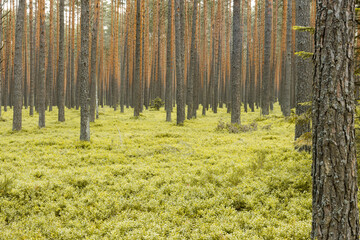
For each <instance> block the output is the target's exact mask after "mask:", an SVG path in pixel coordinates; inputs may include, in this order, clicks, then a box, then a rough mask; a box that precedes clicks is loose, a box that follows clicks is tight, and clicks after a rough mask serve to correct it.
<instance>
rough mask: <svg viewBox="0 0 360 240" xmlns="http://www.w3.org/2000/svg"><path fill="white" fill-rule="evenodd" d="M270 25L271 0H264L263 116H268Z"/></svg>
mask: <svg viewBox="0 0 360 240" xmlns="http://www.w3.org/2000/svg"><path fill="white" fill-rule="evenodd" d="M271 25H272V0H265V43H264V66H263V76H262V84H261V90H262V91H261V110H262V114H263V115H269V108H270V97H269V93H270V92H269V91H270V89H269V88H270V81H271V78H270V75H271V72H270V63H271V62H270V57H271V27H272V26H271Z"/></svg>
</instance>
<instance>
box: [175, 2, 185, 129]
mask: <svg viewBox="0 0 360 240" xmlns="http://www.w3.org/2000/svg"><path fill="white" fill-rule="evenodd" d="M175 32H176V36H175V38H176V81H177V83H176V105H177V119H176V123H177V124H178V125H181V124H183V123H184V120H185V102H184V64H183V63H184V61H183V60H184V51H183V44H184V0H175Z"/></svg>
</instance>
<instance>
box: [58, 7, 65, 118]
mask: <svg viewBox="0 0 360 240" xmlns="http://www.w3.org/2000/svg"><path fill="white" fill-rule="evenodd" d="M59 11H60V32H59V65H58V72H57V93H58V97H57V102H58V121H59V122H64V121H65V110H64V105H65V96H64V71H65V65H64V61H65V59H64V58H65V56H64V53H65V46H64V0H60V9H59Z"/></svg>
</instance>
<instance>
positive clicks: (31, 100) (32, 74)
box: [29, 0, 36, 116]
mask: <svg viewBox="0 0 360 240" xmlns="http://www.w3.org/2000/svg"><path fill="white" fill-rule="evenodd" d="M29 9H30V13H29V38H30V63H31V64H30V96H29V105H30V109H29V114H30V116H33V115H34V103H35V67H34V65H35V64H34V61H35V59H34V58H35V56H34V55H35V53H34V46H35V35H36V34H35V27H34V29H33V0H30V4H29ZM34 26H35V25H34ZM33 30H34V31H33Z"/></svg>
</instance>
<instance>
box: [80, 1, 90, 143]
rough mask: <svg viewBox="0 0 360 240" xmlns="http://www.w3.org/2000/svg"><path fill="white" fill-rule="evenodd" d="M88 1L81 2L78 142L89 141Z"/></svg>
mask: <svg viewBox="0 0 360 240" xmlns="http://www.w3.org/2000/svg"><path fill="white" fill-rule="evenodd" d="M89 5H90V4H89V0H81V53H80V54H81V55H80V79H79V80H80V108H81V109H80V114H81V120H80V141H90V109H89V82H88V81H89V15H90V14H89V12H90V6H89Z"/></svg>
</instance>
